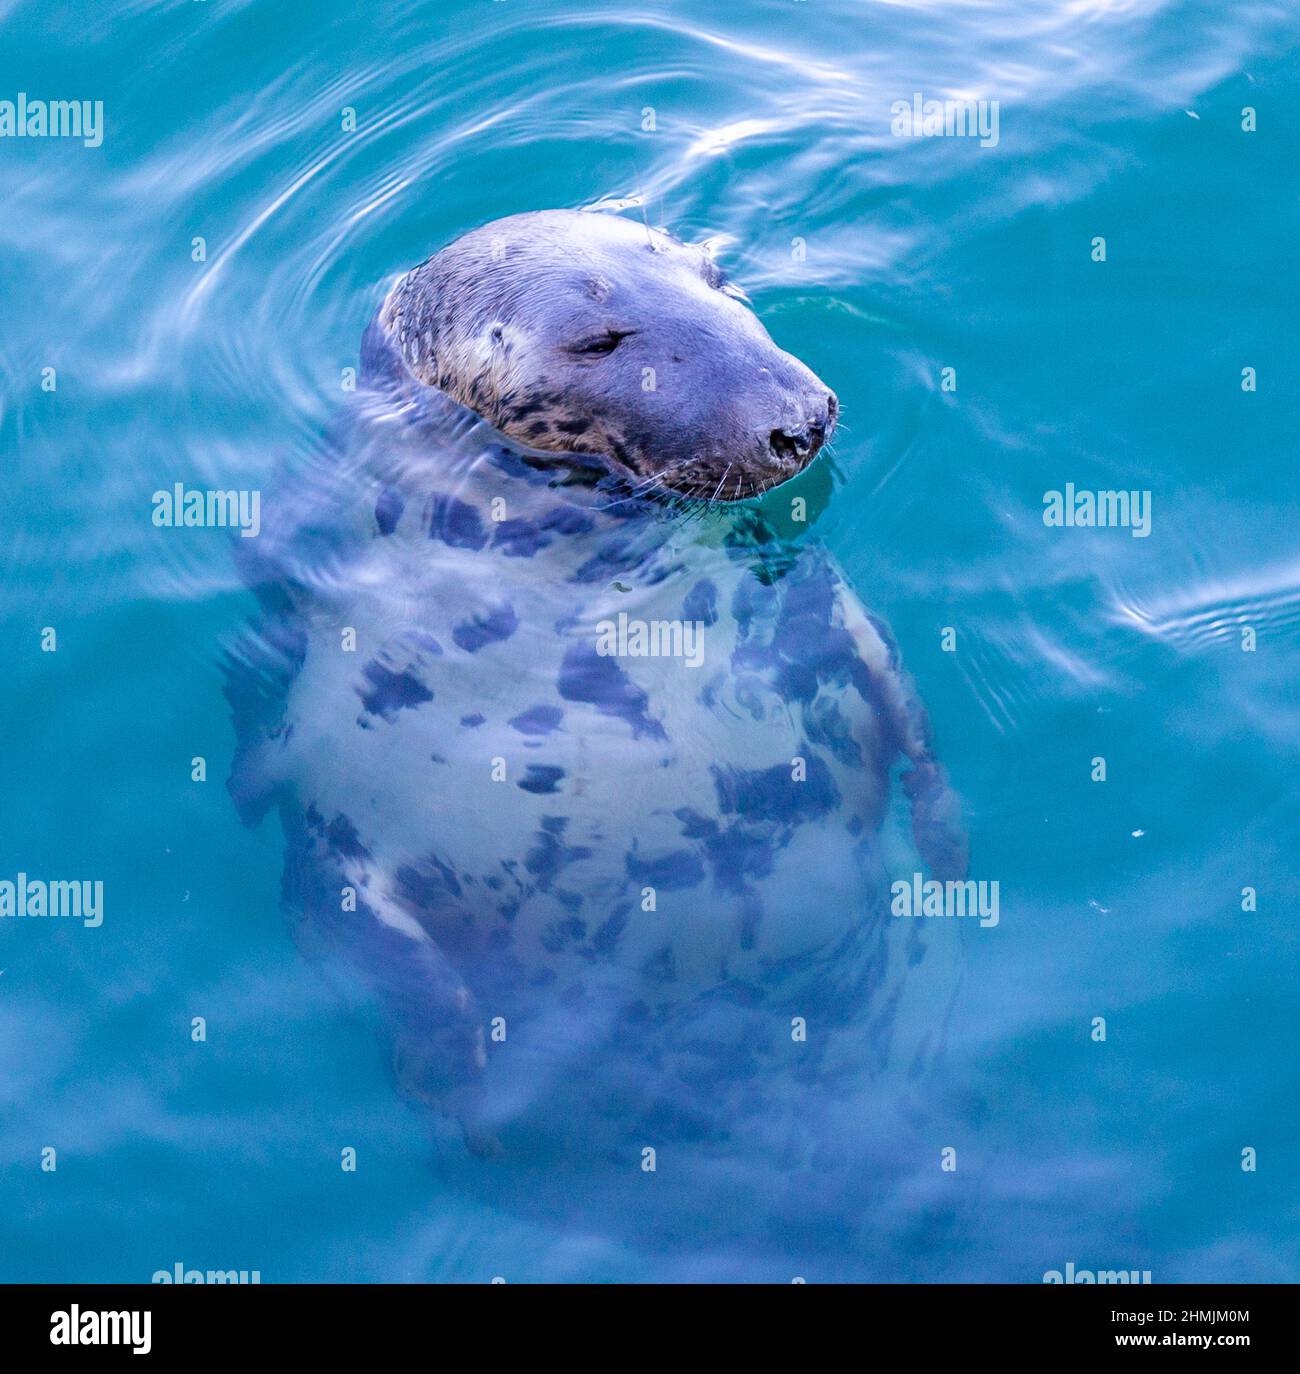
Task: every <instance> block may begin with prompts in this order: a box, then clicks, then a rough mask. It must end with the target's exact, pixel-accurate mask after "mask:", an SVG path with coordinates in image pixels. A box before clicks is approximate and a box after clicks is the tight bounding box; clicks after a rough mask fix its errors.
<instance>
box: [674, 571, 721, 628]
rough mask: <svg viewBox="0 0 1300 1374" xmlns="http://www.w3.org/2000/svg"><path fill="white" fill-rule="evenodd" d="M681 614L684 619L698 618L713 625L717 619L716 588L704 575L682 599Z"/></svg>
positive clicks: (706, 623)
mask: <svg viewBox="0 0 1300 1374" xmlns="http://www.w3.org/2000/svg"><path fill="white" fill-rule="evenodd" d="M682 615H683V617H684V618H685V619H686V620H699V621H702V622H703V623H704V624H705V625H713V624H715V623H716V622H717V619H718V589H717V587H715V586H714V584H713V583H712V582H711V581H709V579H708V578H707V577H706V578H704V580H703V581H701V582H697V583H696V584H695V585H694V586H693V587H692V588H691V589H690V591H689V592H687V593H686V596H685V597H684V598H683V600H682Z"/></svg>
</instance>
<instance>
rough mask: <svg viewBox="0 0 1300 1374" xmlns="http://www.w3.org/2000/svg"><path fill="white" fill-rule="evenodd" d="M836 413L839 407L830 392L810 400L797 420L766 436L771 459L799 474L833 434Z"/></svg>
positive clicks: (836, 399)
mask: <svg viewBox="0 0 1300 1374" xmlns="http://www.w3.org/2000/svg"><path fill="white" fill-rule="evenodd" d="M839 413H840V403H839V400H838V398H837V397H836V395H835V393H834V392H833V391H823V392H822V393H821V394H820V395H818V396H816V397H813V398H810V399H809V400H808V401H807V402H805V405H804V409H803V414H802V416H801V417H800V419H799V420H797V421H796V422H794V423H792V424H787V425H783V426H782V427H781V428H779V429H774V430H773V431H772V433H771V434H770V435H769V436H768V448H769V449H770V450H771V452H772V456H773V457H774V458H775V459H776V460H777V462H778V463H779V464H780V465H781V466H782V467H783V468H789V469H791V470H792V471H795V472H797V471H800V470H802V469H803V468H805V467H806V466H807V465H808V464H809V463H811V462H812V460H813V459H814V458H815V457H816V456H817V451H818V450H819V449H820V448H821V446H822V445H823V444H824V443H825V442H826V440H827V439H829V438H830V436H831V434H832V433H833V432H834V430H835V421H836V419H837V418H838V416H839Z"/></svg>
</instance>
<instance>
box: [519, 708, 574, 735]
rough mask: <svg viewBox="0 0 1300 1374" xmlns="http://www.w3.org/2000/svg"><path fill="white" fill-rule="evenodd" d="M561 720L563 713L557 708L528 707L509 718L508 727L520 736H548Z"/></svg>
mask: <svg viewBox="0 0 1300 1374" xmlns="http://www.w3.org/2000/svg"><path fill="white" fill-rule="evenodd" d="M563 719H564V712H563V711H561V710H560V708H559V707H558V706H530V707H529V708H528V710H526V711H521V712H520V713H519V715H517V716H513V717H511V720H510V725H511V727H512V728H513V729H515V730H518V731H519V733H520V734H521V735H549V734H550V733H551V731H552V730H555V729H558V728H559V724H560V722H561V721H562V720H563Z"/></svg>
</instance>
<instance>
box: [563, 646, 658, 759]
mask: <svg viewBox="0 0 1300 1374" xmlns="http://www.w3.org/2000/svg"><path fill="white" fill-rule="evenodd" d="M556 686H557V688H558V690H559V693H560V695H561V696H562V697H563V698H564V699H565V700H566V701H585V702H587V703H588V704H589V705H591V706H594V707H595V708H596V709H597V710H598V711H600V712H601V714H602V715H607V716H617V717H618V718H619V719H620V720H625V721H627V723H628V724H629V725H630V726H631V727H632V734H633V737H634V738H637V739H639V738H640V737H641V736H642V735H649V736H650V737H651V738H652V739H661V740H662V739H667V738H668V736H667V734H666V733H665V731H664V727H663V726H662V724H660V722H659V721H657V720H655V719H653V718H652V717H651V716H649V715H647V713H646V707H647V706H648V705H649V698H648V697H647V696H646V694H645V693H644V692H643V691H642V690H641V688H640V687H638V686H637V685H636V683H634V682H633V681H632V679H631V678H629V677H628V675H627V674H626V673H625V672H624V671H623V670H622V668H620V667H619V666H618V664H617V663H616V662H615V661H614V660H613V659H612V658H609V657H605V656H602V655H601V654H598V653H597V652H596V648H595V645H592V644H574V645H572V646H571V647H570V648H569V650H568V652H567V653H566V654H565V655H564V662H563V663H562V664H561V665H560V677H559V681H558V682H557V684H556Z"/></svg>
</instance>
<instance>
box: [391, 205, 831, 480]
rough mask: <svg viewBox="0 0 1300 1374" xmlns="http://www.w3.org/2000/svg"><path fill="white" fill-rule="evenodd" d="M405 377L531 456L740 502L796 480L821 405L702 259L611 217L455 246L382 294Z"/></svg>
mask: <svg viewBox="0 0 1300 1374" xmlns="http://www.w3.org/2000/svg"><path fill="white" fill-rule="evenodd" d="M378 324H379V326H380V329H381V330H382V331H383V333H384V334H385V335H386V336H387V339H388V340H389V341H390V342H391V344H392V345H393V346H394V347H395V348H396V349H397V350H398V351H399V352H400V354H401V356H402V359H403V361H404V363H405V365H406V368H407V370H409V372H410V373H411V374H412V375H413V376H414V377H415V378H416V379H418V380H419V381H420V382H423V383H425V384H426V385H428V386H431V387H436V388H437V389H438V390H440V391H442V392H445V393H446V394H447V395H448V396H450V397H452V398H453V399H454V400H456V401H458V402H459V403H460V404H462V405H465V406H468V407H469V408H470V409H471V410H474V411H476V412H477V413H478V414H479V415H481V416H482V417H483V418H484V419H486V420H487V421H488V422H489V423H490V424H492V425H494V426H495V427H496V428H497V429H498V430H500V431H501V432H502V433H503V434H505V435H506V436H507V437H509V438H510V439H513V440H515V441H516V442H518V443H521V444H523V445H526V446H528V447H530V448H532V449H536V450H540V451H542V452H553V453H581V454H589V455H599V456H601V457H604V458H606V459H608V460H611V461H612V463H613V464H615V465H617V467H618V468H619V469H621V470H623V471H624V472H625V473H628V474H630V475H632V476H633V477H634V478H636V479H637V480H639V481H641V482H642V483H644V484H645V486H646V488H647V489H648V490H649V489H653V488H655V487H659V486H662V487H664V488H667V489H669V490H672V491H675V492H679V493H681V494H684V495H688V496H693V497H703V498H706V499H710V500H717V501H735V500H742V499H744V498H745V497H748V496H753V495H756V494H757V493H759V492H762V491H765V490H766V489H767V488H769V487H772V486H775V485H777V483H779V482H783V481H785V480H786V479H787V478H789V477H793V476H794V475H795V474H796V473H798V472H800V471H802V470H803V468H805V467H806V466H807V465H808V463H810V462H811V461H812V459H813V458H814V457H815V456H816V454H817V451H818V450H819V449H820V448H821V446H822V445H823V444H824V443H825V441H826V440H827V439H828V438H829V437H830V435H831V432H832V431H833V430H834V428H835V421H836V417H837V415H838V411H839V405H838V402H837V400H836V398H835V395H834V393H833V392H832V391H831V390H830V389H829V388H828V387H827V386H825V385H824V384H823V383H822V382H821V381H820V380H819V379H818V378H817V376H816V375H815V374H814V373H812V372H811V371H810V370H809V369H808V368H807V367H805V366H804V365H803V363H801V362H800V361H799V360H798V359H797V358H794V357H792V356H791V355H790V354H789V353H786V352H784V351H783V350H781V349H780V348H778V347H777V346H776V344H775V343H774V342H773V341H772V338H771V336H770V335H769V334H768V332H767V330H766V329H764V327H763V325H762V324H761V323H760V322H759V320H758V318H757V316H755V315H754V313H753V311H752V310H750V309H749V307H748V305H747V304H746V302H745V298H744V296H743V293H741V292H740V291H739V290H738V289H737V288H735V287H734V286H732V285H731V284H730V283H729V282H728V281H727V279H726V277H725V275H724V274H723V273H722V271H721V270H720V269H719V267H718V266H717V264H716V263H715V262H714V261H713V259H712V257H711V256H710V255H709V254H708V253H707V252H706V251H705V250H704V249H702V248H700V247H698V246H696V245H691V244H686V243H683V242H681V241H680V240H678V239H676V238H674V237H673V236H672V235H671V234H668V233H665V232H664V231H663V230H661V229H652V228H649V227H648V226H646V225H643V224H639V223H636V222H634V221H632V220H627V219H622V218H619V217H617V216H614V215H608V214H598V213H590V212H583V211H576V210H545V211H538V212H535V213H531V214H523V215H513V216H510V217H509V218H507V219H501V220H496V221H495V222H493V223H491V224H488V225H485V226H484V227H483V228H481V229H476V230H474V231H473V232H472V233H469V234H466V235H464V236H463V237H462V238H459V239H457V240H455V242H453V243H451V244H449V245H448V246H447V247H446V248H443V249H442V250H441V251H440V252H438V253H436V254H434V256H433V257H431V258H429V259H428V260H427V261H426V262H424V263H422V264H421V265H420V266H419V267H417V268H415V269H414V270H413V271H411V272H408V273H407V274H406V276H405V277H403V278H402V279H401V281H400V282H399V283H398V284H397V286H396V287H394V289H393V290H392V292H391V293H390V294H389V296H388V299H387V300H386V301H385V302H384V305H383V307H382V309H381V311H380V315H379V320H378Z"/></svg>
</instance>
